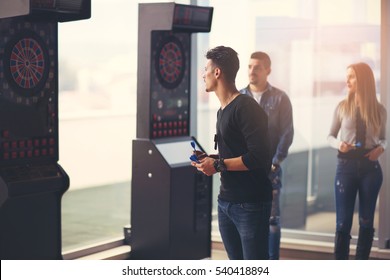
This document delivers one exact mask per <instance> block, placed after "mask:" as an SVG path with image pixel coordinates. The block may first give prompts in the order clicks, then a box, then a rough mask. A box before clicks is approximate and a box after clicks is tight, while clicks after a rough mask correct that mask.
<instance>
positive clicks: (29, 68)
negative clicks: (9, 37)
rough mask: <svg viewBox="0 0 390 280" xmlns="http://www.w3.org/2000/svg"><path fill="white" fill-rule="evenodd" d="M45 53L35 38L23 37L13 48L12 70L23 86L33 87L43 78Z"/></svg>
mask: <svg viewBox="0 0 390 280" xmlns="http://www.w3.org/2000/svg"><path fill="white" fill-rule="evenodd" d="M44 70H45V55H44V53H43V49H42V47H41V46H40V44H39V43H38V42H37V41H36V40H35V39H33V38H22V39H20V40H19V41H18V42H17V43H16V44H15V45H14V46H13V48H12V50H11V56H10V72H11V76H12V78H13V80H14V82H15V83H16V84H17V85H18V86H19V87H21V88H25V89H31V88H34V87H36V86H37V85H38V84H39V82H40V81H41V80H42V77H43V73H44Z"/></svg>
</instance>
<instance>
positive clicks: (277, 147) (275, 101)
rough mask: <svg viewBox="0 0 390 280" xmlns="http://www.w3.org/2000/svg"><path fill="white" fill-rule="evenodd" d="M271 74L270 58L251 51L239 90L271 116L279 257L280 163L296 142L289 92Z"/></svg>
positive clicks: (274, 237)
mask: <svg viewBox="0 0 390 280" xmlns="http://www.w3.org/2000/svg"><path fill="white" fill-rule="evenodd" d="M270 73H271V59H270V58H269V56H268V55H267V54H266V53H264V52H254V53H252V55H251V57H250V60H249V65H248V76H249V85H248V86H247V87H246V88H243V89H242V90H240V92H241V93H242V94H247V95H250V96H252V97H253V98H254V99H255V100H256V101H257V102H258V103H259V104H260V106H261V107H262V108H263V109H264V111H265V112H266V113H267V115H268V132H269V136H270V147H271V154H272V156H273V157H272V168H271V172H270V174H269V177H270V180H271V182H272V186H273V200H272V210H271V217H270V221H269V222H270V236H269V257H270V259H274V260H277V259H279V249H280V237H281V231H280V205H279V202H280V194H281V188H282V182H281V178H282V169H281V167H280V164H281V162H282V161H283V160H284V159H285V158H286V157H287V154H288V149H289V147H290V145H291V143H292V141H293V137H294V126H293V112H292V106H291V102H290V99H289V97H288V96H287V94H286V93H285V92H284V91H282V90H280V89H278V88H275V87H273V86H271V85H270V84H269V82H268V75H269V74H270Z"/></svg>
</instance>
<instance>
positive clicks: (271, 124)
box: [240, 83, 294, 165]
mask: <svg viewBox="0 0 390 280" xmlns="http://www.w3.org/2000/svg"><path fill="white" fill-rule="evenodd" d="M240 93H242V94H247V95H249V96H252V97H253V94H252V93H251V91H250V89H249V85H248V86H247V87H246V88H243V89H241V90H240ZM260 106H261V107H262V108H263V109H264V111H265V112H266V113H267V115H268V129H269V130H268V133H269V137H270V144H271V145H270V146H271V154H272V155H273V157H272V164H276V165H279V164H280V163H281V162H282V161H283V160H284V159H285V158H286V157H287V155H288V149H289V148H290V146H291V144H292V141H293V138H294V125H293V112H292V106H291V102H290V99H289V97H288V96H287V94H286V93H285V92H284V91H282V90H280V89H278V88H275V87H273V86H271V85H270V84H269V83H268V87H267V90H266V91H265V92H264V93H263V95H262V97H261V100H260Z"/></svg>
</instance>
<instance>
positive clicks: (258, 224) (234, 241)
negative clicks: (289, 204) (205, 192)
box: [218, 199, 271, 260]
mask: <svg viewBox="0 0 390 280" xmlns="http://www.w3.org/2000/svg"><path fill="white" fill-rule="evenodd" d="M270 212H271V202H263V203H231V202H226V201H222V200H220V199H218V224H219V231H220V233H221V237H222V241H223V244H224V246H225V249H226V252H227V254H228V257H229V259H231V260H268V238H269V217H270Z"/></svg>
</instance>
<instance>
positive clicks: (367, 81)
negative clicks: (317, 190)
mask: <svg viewBox="0 0 390 280" xmlns="http://www.w3.org/2000/svg"><path fill="white" fill-rule="evenodd" d="M347 87H348V95H347V97H346V98H345V99H344V100H343V101H341V102H340V103H339V104H338V106H337V107H336V110H335V112H334V116H333V122H332V125H331V129H330V133H329V136H328V141H329V144H330V145H331V146H332V147H333V148H335V149H337V150H338V155H337V157H338V164H337V170H336V177H335V199H336V236H335V247H334V254H335V258H336V259H348V257H349V243H350V239H351V236H350V233H351V227H352V220H353V212H354V207H355V201H356V197H357V196H359V236H358V242H357V248H356V256H355V258H356V259H368V258H369V255H370V252H371V246H372V241H373V238H374V213H375V207H376V201H377V198H378V193H379V190H380V187H381V185H382V181H383V174H382V169H381V166H380V164H379V162H378V158H379V156H380V155H381V154H382V153H383V152H384V151H385V149H386V145H387V142H386V139H385V135H386V118H387V112H386V109H385V107H384V106H383V105H381V104H380V103H379V102H378V100H377V97H376V91H375V79H374V74H373V72H372V69H371V68H370V66H368V65H367V64H366V63H356V64H352V65H350V66H348V67H347Z"/></svg>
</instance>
